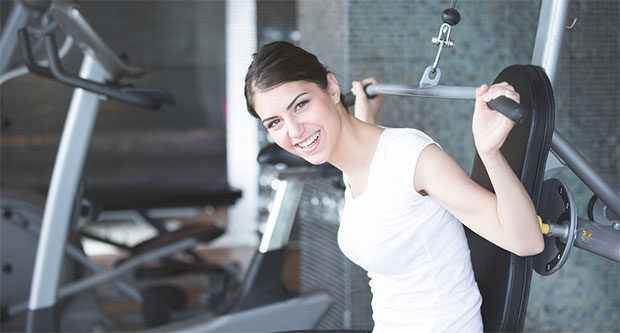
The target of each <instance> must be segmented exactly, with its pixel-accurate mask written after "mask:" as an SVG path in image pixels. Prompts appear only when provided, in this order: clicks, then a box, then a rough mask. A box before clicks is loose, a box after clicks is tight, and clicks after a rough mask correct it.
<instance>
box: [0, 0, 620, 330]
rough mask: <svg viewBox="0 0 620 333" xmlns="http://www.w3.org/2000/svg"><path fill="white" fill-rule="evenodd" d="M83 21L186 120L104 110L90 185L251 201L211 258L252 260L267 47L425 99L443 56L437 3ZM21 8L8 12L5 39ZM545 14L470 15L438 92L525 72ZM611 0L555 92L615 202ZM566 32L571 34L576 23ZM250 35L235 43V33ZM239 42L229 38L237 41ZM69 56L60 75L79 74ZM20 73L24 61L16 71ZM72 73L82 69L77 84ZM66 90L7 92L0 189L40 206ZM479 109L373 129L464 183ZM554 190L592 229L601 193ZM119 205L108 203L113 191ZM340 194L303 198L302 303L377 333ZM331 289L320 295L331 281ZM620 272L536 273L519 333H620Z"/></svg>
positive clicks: (0, 5) (450, 107) (42, 83)
mask: <svg viewBox="0 0 620 333" xmlns="http://www.w3.org/2000/svg"><path fill="white" fill-rule="evenodd" d="M78 3H79V4H80V6H81V7H82V9H83V12H84V14H85V15H86V16H87V17H88V18H89V20H90V21H91V23H92V24H93V25H94V26H95V27H96V28H97V30H98V32H99V33H100V34H101V35H102V36H103V37H104V38H105V39H106V41H107V42H108V43H109V44H110V46H111V47H112V48H113V49H114V50H117V51H118V52H124V53H126V54H128V55H129V57H130V59H131V60H132V61H133V62H136V63H138V64H143V65H146V66H147V67H148V69H149V73H148V75H146V76H145V78H144V79H142V81H138V83H137V84H138V85H140V84H141V85H144V86H157V87H162V88H165V89H167V90H169V91H170V92H171V93H172V94H174V95H175V97H176V99H177V106H175V107H170V106H165V107H164V108H162V109H161V110H160V111H156V112H152V111H145V110H141V109H137V108H135V109H134V108H132V107H129V106H127V105H123V104H120V103H117V102H113V101H107V102H105V103H103V104H102V109H101V111H100V113H99V119H98V121H97V124H96V130H95V134H94V137H93V139H92V141H91V145H90V151H89V155H88V159H87V162H86V169H85V171H84V179H85V180H86V182H87V185H88V187H89V188H90V189H92V190H93V191H95V190H101V191H102V192H101V193H104V194H105V193H113V192H114V191H123V189H124V188H127V187H140V186H145V185H153V184H156V185H157V186H158V187H160V188H164V189H165V188H169V187H173V188H192V187H200V188H209V189H212V190H213V191H214V192H215V193H217V192H218V191H222V192H226V191H229V190H230V188H229V186H232V187H233V188H240V189H242V190H243V197H242V199H241V200H240V201H239V202H238V203H237V204H236V205H235V206H233V207H231V211H229V214H228V215H227V218H228V226H229V232H228V235H227V238H224V239H223V240H222V241H220V242H219V243H218V244H219V245H218V246H233V245H249V246H254V245H256V239H257V238H256V233H255V230H256V229H257V228H259V227H260V224H261V223H262V222H263V221H262V220H263V219H264V216H265V212H267V211H268V209H269V206H268V203H269V201H270V197H269V196H270V193H271V191H270V188H271V185H272V180H271V179H270V178H269V171H268V170H259V169H258V166H254V165H255V164H256V163H254V161H255V156H256V153H257V152H258V148H259V147H260V146H263V145H264V144H266V143H268V142H269V139H268V137H267V135H266V133H265V131H264V130H263V129H262V126H260V125H259V124H258V123H257V122H256V121H255V120H253V119H251V118H250V117H249V116H248V115H247V113H246V111H245V101H244V100H243V95H242V90H243V81H242V80H243V78H242V76H243V75H245V71H246V69H247V65H248V64H249V59H250V54H251V53H252V52H254V51H255V50H256V49H257V47H258V46H259V45H261V44H263V43H267V42H270V41H273V40H288V41H291V42H294V43H297V44H299V45H300V46H302V47H305V48H307V49H308V50H309V51H311V52H314V53H315V54H317V56H318V57H319V59H321V60H322V61H323V63H324V64H325V65H326V66H327V67H328V68H329V69H330V70H331V71H332V72H334V73H335V74H336V76H337V78H338V79H339V82H340V85H341V88H342V89H343V90H348V89H349V88H350V82H351V80H353V79H361V78H364V77H367V76H371V75H372V76H375V77H376V78H377V79H379V81H381V82H394V83H395V82H400V83H411V84H416V83H417V82H418V81H419V78H420V77H421V75H422V72H423V70H424V68H426V67H427V66H428V65H430V64H431V63H432V61H433V59H434V56H435V53H436V47H434V46H433V45H432V44H431V42H430V39H431V38H432V37H434V36H436V35H437V29H438V28H439V26H440V24H441V20H440V16H439V13H441V11H442V10H443V9H445V8H447V7H449V6H450V5H451V4H452V1H448V0H445V1H444V0H442V1H436V0H416V1H412V0H408V1H407V0H400V1H362V0H337V1H331V0H297V1H284V0H282V1H263V0H258V1H256V2H254V1H250V2H247V1H241V0H229V1H110V0H106V1H96V0H91V1H80V2H78ZM12 4H13V1H6V0H3V1H0V15H1V19H2V22H0V23H1V25H2V26H3V25H4V23H5V21H6V18H7V16H8V14H9V12H10V8H11V6H12ZM540 4H541V1H540V0H505V1H493V0H461V1H458V4H457V8H458V10H459V11H460V12H461V16H462V20H461V22H460V23H459V24H458V25H457V26H456V27H455V28H454V30H453V35H452V38H453V39H454V40H455V47H454V48H452V49H448V50H446V51H445V52H444V54H443V56H442V59H441V62H440V68H441V70H442V78H441V83H442V84H446V85H467V86H474V85H480V84H482V83H488V82H492V81H493V80H494V79H495V76H497V74H498V73H499V72H500V71H501V70H502V69H503V68H505V67H507V66H509V65H511V64H515V63H523V64H527V63H529V62H530V60H531V56H532V51H533V46H534V40H535V33H536V26H537V23H538V14H539V9H540ZM619 15H620V3H619V2H618V1H616V0H573V1H571V4H570V8H569V12H568V17H569V18H570V19H571V21H572V18H577V22H576V24H575V25H574V27H573V28H572V29H570V30H567V31H566V33H565V39H564V43H563V49H562V56H561V59H560V67H559V71H558V74H557V78H556V83H555V86H554V88H555V89H554V92H555V101H556V128H557V129H558V130H559V132H561V133H562V134H563V135H564V136H565V137H566V138H567V139H568V141H569V142H570V143H571V144H572V145H574V146H575V147H576V149H577V150H578V151H579V152H580V153H581V154H583V155H584V157H585V158H586V159H587V160H588V161H589V162H590V163H591V164H592V165H593V166H594V168H595V170H596V171H598V172H599V173H600V174H601V175H602V176H603V178H604V179H605V180H606V181H607V182H609V183H610V184H611V185H612V186H614V187H615V188H619V187H620V178H619V174H620V173H619V171H620V156H619V155H620V144H619V135H620V131H619V130H618V128H619V125H620V108H619V107H618V105H619V102H620V101H619V99H620V98H619V95H620V94H619V92H620V74H619V73H620V60H619V57H618V52H619V51H620V44H619V40H620V39H619V37H618V29H617V18H618V17H619ZM567 24H570V22H567ZM240 31H241V32H242V33H239V32H240ZM233 32H235V33H233ZM79 60H80V55H79V53H78V52H77V51H72V53H70V54H69V55H68V56H67V57H66V58H65V59H64V60H63V63H64V64H65V66H66V67H67V68H77V67H78V64H79ZM14 61H16V62H17V61H19V59H18V58H16V59H14ZM76 71H77V70H76ZM70 95H71V89H70V88H67V87H65V86H62V85H59V84H57V83H53V82H50V81H47V80H43V79H41V78H39V77H36V76H33V75H26V76H23V77H20V78H18V79H14V80H12V81H10V82H7V83H5V84H3V85H2V86H1V90H0V112H1V113H2V115H3V116H4V117H7V118H8V119H10V127H9V128H7V129H5V130H3V131H2V134H1V152H0V153H1V155H0V158H1V172H0V180H1V182H2V186H3V187H4V186H10V187H28V188H33V189H36V190H39V191H42V192H43V193H44V191H45V189H46V188H47V185H48V183H49V178H50V175H51V168H52V165H53V162H54V156H55V153H56V149H57V143H58V141H59V136H60V132H61V130H62V126H63V122H64V117H65V114H66V110H67V107H68V105H69V100H70ZM471 110H473V103H471V102H465V101H438V100H428V99H412V98H403V97H389V98H388V100H387V102H386V103H385V106H384V108H383V111H382V113H381V114H380V117H379V120H378V122H379V124H381V125H385V126H397V127H415V128H419V129H421V130H423V131H425V132H427V133H428V134H429V135H430V136H432V137H433V138H434V139H435V140H437V141H438V142H439V143H440V144H441V145H442V147H443V148H444V149H445V150H446V151H447V152H448V153H450V154H451V155H452V156H453V157H454V158H455V159H456V160H457V162H458V163H459V164H460V165H461V166H462V168H463V169H464V170H465V171H467V172H469V171H470V170H471V166H472V163H473V156H474V145H473V139H472V137H471V130H470V124H471ZM547 177H560V178H562V179H563V180H564V181H566V182H567V183H568V186H569V188H570V189H571V190H572V191H573V192H574V194H575V196H576V199H577V202H578V204H579V207H578V212H579V215H581V216H585V215H586V206H587V203H588V200H589V199H590V197H591V196H592V193H591V192H590V191H589V190H588V189H587V188H586V187H585V186H584V185H583V184H582V183H581V182H580V181H579V180H578V179H577V178H576V177H575V176H574V175H573V174H572V173H571V172H570V171H569V170H564V169H560V170H553V171H551V172H549V175H547ZM106 191H112V192H106ZM341 206H342V193H340V192H338V191H337V190H335V189H334V188H333V187H331V186H328V184H325V183H323V182H322V181H321V180H320V179H318V180H316V181H313V182H312V183H311V184H309V185H308V189H307V190H306V191H305V192H304V200H303V202H302V205H301V208H300V212H299V214H298V222H299V223H298V227H299V230H298V231H296V237H298V240H299V242H295V245H296V246H297V247H298V248H299V249H300V253H301V259H300V260H301V262H300V283H301V289H302V291H307V290H313V289H316V288H319V287H324V286H325V285H329V288H330V290H331V291H332V293H333V294H334V295H337V299H338V301H337V303H336V304H335V305H334V306H333V307H332V308H331V309H330V311H329V313H328V315H327V316H326V317H325V318H324V320H323V322H322V323H321V325H322V327H320V328H333V327H344V326H346V327H351V328H368V325H370V324H371V323H370V321H369V320H370V318H369V315H368V313H369V312H368V311H369V309H368V307H364V306H361V305H360V304H364V303H366V302H367V301H368V299H369V295H368V291H367V286H366V283H367V280H366V279H367V278H366V277H365V272H363V271H362V270H361V269H360V268H358V267H356V266H355V265H354V264H352V263H351V262H349V261H348V260H347V259H346V258H344V257H343V256H342V255H341V253H340V251H339V250H338V248H337V244H336V234H335V232H336V230H337V227H338V211H339V208H340V207H341ZM326 281H327V282H326ZM619 316H620V265H618V264H616V263H614V262H611V261H609V260H607V259H604V258H601V257H597V256H595V255H592V254H589V253H586V252H584V251H582V250H580V249H573V250H572V251H571V256H570V258H569V260H568V262H567V264H566V265H565V266H564V267H563V268H562V269H561V270H560V271H559V272H558V273H556V274H554V275H552V276H550V277H542V276H539V275H537V274H536V273H534V274H533V277H532V286H531V291H530V300H529V304H528V313H527V317H526V322H525V331H531V332H546V331H573V332H582V331H591V332H593V331H596V332H611V331H620V320H619Z"/></svg>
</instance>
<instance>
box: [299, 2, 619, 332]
mask: <svg viewBox="0 0 620 333" xmlns="http://www.w3.org/2000/svg"><path fill="white" fill-rule="evenodd" d="M451 4H452V1H447V0H446V1H436V0H418V1H411V0H409V1H405V0H403V1H365V0H348V1H345V0H342V1H335V2H331V1H322V0H319V1H310V0H298V19H299V23H298V26H299V31H300V33H301V41H300V44H301V45H302V46H303V47H306V48H308V49H309V50H311V51H312V52H315V53H316V54H317V56H318V57H319V59H321V60H322V61H323V62H324V63H325V65H327V67H328V68H329V69H331V70H332V71H333V72H334V73H336V75H337V77H338V79H339V81H340V84H341V87H342V88H343V89H344V90H348V89H349V88H350V81H351V80H352V79H361V78H363V77H366V76H371V75H372V76H375V77H376V78H378V79H379V80H380V81H381V82H391V83H409V84H417V83H418V82H419V80H420V77H421V75H422V73H423V71H424V69H425V68H426V67H427V66H429V65H431V64H432V62H433V60H434V57H435V54H436V52H437V49H436V47H435V46H433V45H432V44H431V38H432V37H434V36H436V35H437V32H438V29H439V26H440V25H441V23H442V22H441V19H440V16H439V13H441V11H442V10H443V9H445V8H447V7H449V6H450V5H451ZM343 7H344V9H345V10H344V11H343V10H342V8H343ZM618 7H619V3H618V2H617V1H601V0H595V1H585V0H582V1H572V2H571V5H570V8H569V11H568V15H569V17H570V18H572V17H577V18H578V22H577V24H576V26H575V28H573V29H572V30H570V31H569V32H567V33H566V37H565V42H564V48H563V52H562V57H561V60H560V69H559V73H558V76H557V79H556V81H557V83H556V89H555V93H556V104H557V105H556V119H557V120H556V128H557V129H558V130H559V131H560V132H561V133H562V134H563V135H564V136H565V137H566V138H567V139H568V140H569V142H571V143H572V144H573V145H575V147H576V149H577V150H578V151H579V152H581V153H582V154H583V155H584V156H585V157H586V158H587V159H588V160H589V161H590V162H591V163H592V165H593V166H594V168H595V170H596V171H597V172H600V173H601V175H602V176H603V177H604V178H605V179H606V180H607V181H608V182H609V183H611V184H612V186H615V187H616V188H618V186H619V185H620V179H619V178H618V174H619V172H618V171H619V169H620V158H619V155H620V154H619V153H620V148H619V144H618V135H619V131H618V125H620V123H619V122H620V111H619V110H620V108H619V107H618V105H619V104H618V103H619V101H618V99H619V98H618V91H620V89H619V73H620V68H618V67H619V65H620V61H619V58H618V50H619V45H618V41H619V38H618V29H617V28H616V27H615V25H616V23H617V17H618V15H619V14H620V12H619V8H618ZM457 8H458V10H459V11H460V13H461V16H462V20H461V22H460V23H459V24H458V25H457V26H456V27H455V28H454V30H453V35H452V39H453V40H454V41H455V47H454V48H453V49H448V50H445V51H444V53H443V55H442V58H441V61H440V63H439V67H440V69H441V70H442V77H441V80H440V83H441V84H444V85H467V86H475V85H480V84H482V83H489V82H492V81H493V80H494V79H495V77H496V75H497V74H498V73H499V72H500V71H501V70H502V69H503V68H505V67H507V66H509V65H511V64H515V63H522V64H527V63H530V61H531V55H532V51H533V46H534V41H535V34H536V26H537V23H538V14H539V9H540V0H506V1H491V0H469V1H464V0H463V1H459V2H458V4H457ZM341 15H342V16H341ZM343 27H344V29H343ZM332 33H333V34H332ZM343 56H344V60H343ZM342 61H344V63H342ZM472 110H473V102H468V101H442V100H430V99H413V98H407V97H389V98H388V100H387V101H386V103H385V105H384V107H383V110H382V113H381V114H380V116H379V119H378V122H379V123H380V124H382V125H385V126H394V127H415V128H419V129H422V130H424V131H425V132H427V133H428V134H429V135H430V136H432V137H433V138H434V139H435V140H436V141H438V142H439V143H440V144H441V145H442V147H443V148H444V149H445V150H446V151H447V152H448V153H449V154H451V155H452V156H453V157H454V158H455V160H456V161H457V162H458V163H459V164H460V165H461V167H462V168H463V169H464V170H465V171H466V172H470V171H471V165H472V162H473V156H474V149H475V148H474V145H473V139H472V136H471V130H470V128H471V113H472ZM592 147H596V149H592ZM547 177H560V178H562V179H563V180H565V181H566V182H567V183H568V186H569V188H570V189H571V190H572V191H573V192H574V193H575V196H576V199H577V201H578V204H579V209H578V212H579V215H581V216H587V213H586V211H585V207H586V205H587V202H588V200H589V198H590V196H591V195H592V193H591V192H590V191H589V190H588V189H587V188H586V187H585V186H584V185H583V184H581V182H580V181H579V180H578V179H577V178H576V177H575V176H574V175H573V174H572V173H571V172H570V171H568V170H562V169H559V170H553V171H550V172H549V174H548V175H547ZM619 241H620V240H619ZM531 288H532V290H531V293H530V302H529V306H528V313H527V317H526V323H525V331H574V332H578V331H579V332H580V331H604V332H609V331H620V320H619V314H620V265H618V264H616V263H614V262H611V261H609V260H607V259H603V258H600V257H597V256H595V255H591V254H589V253H586V252H584V251H582V250H580V249H573V251H572V254H571V257H570V258H569V260H568V263H567V264H566V265H565V266H564V268H563V269H562V270H560V271H559V272H558V273H556V274H555V275H553V276H551V277H542V276H539V275H537V274H534V275H533V278H532V287H531Z"/></svg>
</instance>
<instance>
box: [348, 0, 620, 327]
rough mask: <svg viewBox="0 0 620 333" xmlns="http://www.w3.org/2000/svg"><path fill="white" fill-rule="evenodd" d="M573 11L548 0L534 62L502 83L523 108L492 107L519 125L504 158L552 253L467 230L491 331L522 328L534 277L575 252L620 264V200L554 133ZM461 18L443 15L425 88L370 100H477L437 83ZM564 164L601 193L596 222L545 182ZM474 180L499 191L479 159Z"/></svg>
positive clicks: (468, 90) (594, 206)
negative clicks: (533, 252)
mask: <svg viewBox="0 0 620 333" xmlns="http://www.w3.org/2000/svg"><path fill="white" fill-rule="evenodd" d="M455 3H456V1H455ZM567 7H568V1H563V0H557V1H556V0H544V1H543V2H542V6H541V12H540V19H539V24H538V30H537V34H536V44H535V46H534V52H533V55H532V61H531V64H528V65H513V66H509V67H507V68H506V69H504V70H503V71H502V72H501V73H500V74H499V75H498V76H497V78H496V80H495V82H502V81H507V82H508V83H510V84H511V85H512V86H513V87H515V90H516V91H517V92H518V93H519V94H520V95H521V107H520V108H519V107H513V108H504V107H503V106H497V105H495V106H494V105H492V104H491V103H490V104H489V105H490V107H491V108H493V109H495V110H497V111H499V112H501V113H503V114H504V115H506V116H507V117H508V118H510V119H512V120H513V121H515V123H517V125H516V126H515V127H514V128H513V130H512V132H511V133H510V135H509V136H508V138H507V140H506V142H505V144H504V146H503V147H502V152H503V154H504V156H505V157H506V159H507V161H508V162H509V164H510V165H511V167H512V168H513V171H514V172H515V174H516V175H517V176H519V178H520V179H521V181H522V183H523V185H524V187H525V189H526V190H527V191H528V193H529V194H530V196H531V198H532V201H533V202H534V204H535V207H536V209H537V211H538V214H539V216H540V223H541V230H542V232H543V233H544V234H545V250H544V251H543V252H542V253H541V254H539V255H537V256H534V257H519V256H516V255H514V254H512V253H509V252H507V251H504V250H502V249H500V248H498V247H496V246H495V245H493V244H491V243H489V242H488V241H486V240H484V239H482V238H481V237H479V236H478V235H476V234H474V233H473V232H471V231H469V230H466V234H467V237H468V242H469V245H470V249H471V257H472V263H473V266H474V273H475V277H476V281H477V282H478V286H479V288H480V292H481V294H482V297H483V304H482V315H483V321H484V327H485V330H487V331H520V330H522V329H523V324H524V320H525V313H526V308H527V301H528V294H529V285H530V280H531V274H532V271H533V270H535V271H536V272H537V273H539V274H541V275H550V274H553V273H554V272H557V271H558V270H559V269H560V268H561V267H562V265H563V264H564V263H565V262H566V260H567V258H568V255H569V253H570V250H571V248H572V247H573V246H576V247H579V248H581V249H584V250H586V251H588V252H591V253H593V254H596V255H599V256H602V257H605V258H608V259H610V260H613V261H615V262H620V242H619V241H618V240H619V239H620V230H619V229H620V228H619V226H618V221H617V216H618V212H619V211H620V195H619V193H618V191H617V190H614V189H613V188H612V187H611V186H610V185H609V184H607V183H606V182H605V181H604V180H603V179H602V178H601V177H600V176H599V175H598V174H597V173H596V172H595V171H594V169H593V168H592V167H591V166H590V165H589V164H588V162H587V161H586V160H585V159H584V158H583V157H582V156H581V155H580V154H579V153H578V152H577V151H576V150H575V149H574V148H573V147H572V146H571V145H570V144H569V143H568V142H567V141H566V139H564V138H563V137H562V135H561V134H560V133H559V132H558V131H557V130H556V129H554V118H555V115H554V108H555V103H554V96H553V89H552V82H553V81H554V78H555V73H556V71H557V63H558V57H559V53H560V47H561V41H562V34H563V30H564V29H565V27H564V22H565V19H566V9H567ZM459 19H460V15H459V14H458V11H456V9H455V8H454V5H453V7H452V8H449V9H448V10H446V11H444V13H443V14H442V20H443V24H442V25H441V27H440V30H439V34H438V35H437V37H435V38H433V39H432V42H433V44H435V45H438V46H439V49H438V51H437V56H436V58H435V61H434V63H433V64H432V65H431V66H429V67H427V68H426V70H425V71H424V73H423V75H422V78H421V80H420V83H419V84H418V85H409V84H384V83H379V84H371V85H368V86H366V87H365V92H366V94H367V95H368V96H369V97H372V96H374V95H377V94H386V95H400V96H412V97H422V98H441V99H461V100H474V99H475V88H474V87H461V86H443V85H439V84H438V83H439V80H440V77H441V71H440V70H439V67H438V62H439V59H440V55H441V53H442V51H443V50H445V49H447V48H449V47H452V46H453V45H454V42H453V41H452V40H451V39H450V38H451V35H452V28H453V26H454V25H455V24H457V23H458V21H459ZM345 102H346V104H348V105H352V104H353V102H354V96H352V95H347V96H346V97H345ZM518 110H523V111H518ZM549 153H551V154H549ZM558 166H566V167H568V168H569V169H570V170H572V171H573V173H574V174H575V175H577V177H578V178H579V179H581V180H582V181H583V183H584V184H585V185H586V186H587V187H588V188H590V189H591V190H592V191H593V192H594V194H595V196H594V197H593V198H592V200H591V202H590V205H589V212H588V216H589V219H586V218H582V217H578V215H577V212H576V206H575V203H574V199H573V196H572V194H571V192H570V190H569V189H568V187H567V186H566V184H565V183H564V182H562V181H561V180H559V179H553V178H552V179H547V180H544V172H545V171H546V170H549V169H551V168H554V167H558ZM471 177H472V179H474V180H475V181H477V182H478V183H479V184H481V185H482V186H484V187H485V188H487V189H489V190H491V191H492V190H493V189H492V186H491V184H490V181H489V179H488V176H487V174H486V170H485V169H484V166H483V164H482V163H481V161H480V159H479V157H478V156H476V157H475V160H474V166H473V169H472V174H471Z"/></svg>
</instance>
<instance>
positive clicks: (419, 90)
mask: <svg viewBox="0 0 620 333" xmlns="http://www.w3.org/2000/svg"><path fill="white" fill-rule="evenodd" d="M366 93H367V94H368V95H369V96H374V95H378V94H386V95H398V96H413V97H427V98H445V99H466V100H475V99H476V88H474V87H459V86H432V87H419V86H413V85H407V84H389V83H376V84H371V85H369V86H368V87H366Z"/></svg>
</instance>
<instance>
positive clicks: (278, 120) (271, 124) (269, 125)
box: [267, 119, 281, 129]
mask: <svg viewBox="0 0 620 333" xmlns="http://www.w3.org/2000/svg"><path fill="white" fill-rule="evenodd" d="M280 122H281V120H280V119H276V120H273V121H270V122H269V123H267V129H270V128H274V127H276V126H278V124H279V123H280Z"/></svg>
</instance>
